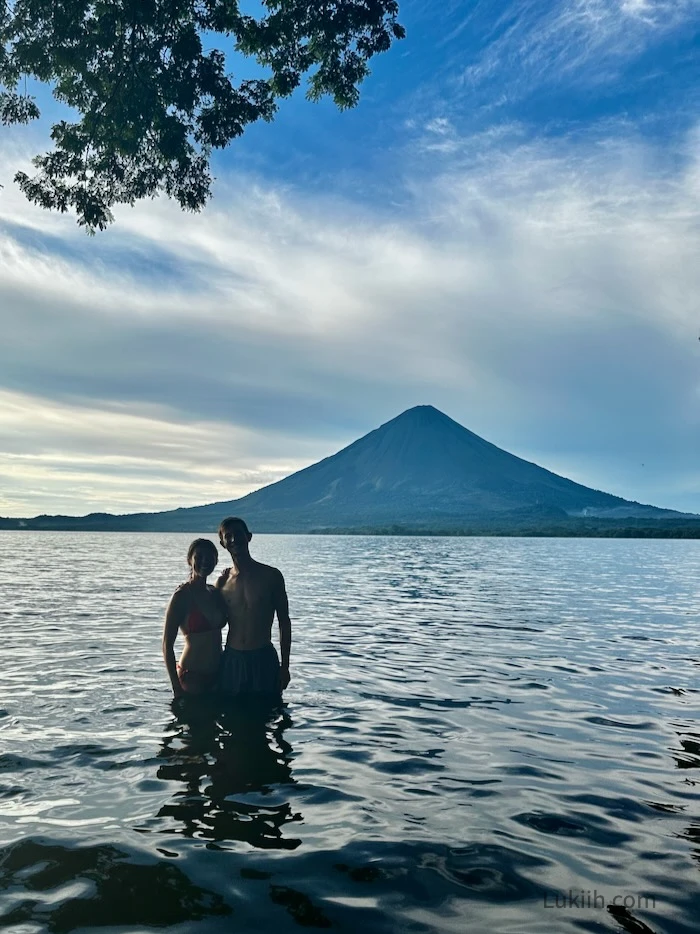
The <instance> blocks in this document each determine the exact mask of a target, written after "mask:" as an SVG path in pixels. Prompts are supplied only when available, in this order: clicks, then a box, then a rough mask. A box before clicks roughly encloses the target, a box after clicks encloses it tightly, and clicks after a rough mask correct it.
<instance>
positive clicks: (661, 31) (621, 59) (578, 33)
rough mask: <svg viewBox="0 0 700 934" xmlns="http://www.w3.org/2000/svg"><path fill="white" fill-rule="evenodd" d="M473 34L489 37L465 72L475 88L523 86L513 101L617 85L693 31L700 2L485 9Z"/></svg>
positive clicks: (513, 90)
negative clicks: (497, 81) (641, 61)
mask: <svg viewBox="0 0 700 934" xmlns="http://www.w3.org/2000/svg"><path fill="white" fill-rule="evenodd" d="M485 14H486V15H483V14H482V16H483V19H481V20H480V19H477V20H474V18H472V23H473V25H474V27H476V28H480V29H481V30H482V31H483V33H484V41H483V42H482V44H481V46H480V48H479V51H478V54H477V56H476V58H475V61H474V62H472V63H471V64H469V65H468V66H467V67H466V68H465V69H464V71H463V80H464V81H465V82H466V83H467V84H468V85H471V86H478V85H480V84H482V83H483V82H486V81H493V80H494V78H495V77H497V76H498V75H499V73H503V71H506V72H507V73H508V74H509V75H511V76H513V77H515V76H517V78H516V80H514V81H512V83H510V84H509V88H508V92H507V96H508V97H509V98H512V97H515V98H519V97H522V96H523V94H524V93H526V92H527V91H531V90H532V89H533V88H534V87H542V86H546V85H550V86H552V85H555V84H557V83H561V82H562V81H565V82H567V83H575V84H583V85H586V86H590V85H597V84H604V83H607V82H611V81H613V80H617V78H618V77H619V73H620V69H621V68H623V67H624V66H625V65H626V64H627V63H629V62H631V61H633V60H634V59H636V58H638V57H639V56H640V55H641V54H642V53H644V52H645V50H647V49H648V48H650V47H654V46H655V45H657V44H659V43H661V42H663V41H664V40H665V39H667V38H668V37H669V36H670V35H671V34H673V33H674V32H676V31H678V30H681V29H684V28H687V27H688V28H692V24H693V21H694V20H695V18H696V17H697V14H698V3H697V0H560V2H558V3H552V4H541V3H538V2H536V0H524V2H520V3H516V4H510V5H507V6H506V7H504V8H503V9H502V10H501V12H500V15H494V13H493V10H492V9H491V8H490V7H487V8H485Z"/></svg>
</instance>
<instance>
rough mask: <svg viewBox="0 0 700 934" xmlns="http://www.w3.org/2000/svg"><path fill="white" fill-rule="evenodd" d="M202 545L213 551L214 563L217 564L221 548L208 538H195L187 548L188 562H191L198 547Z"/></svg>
mask: <svg viewBox="0 0 700 934" xmlns="http://www.w3.org/2000/svg"><path fill="white" fill-rule="evenodd" d="M200 547H202V548H208V549H209V550H210V551H211V553H212V557H213V558H214V565H215V566H216V564H217V563H218V561H219V549H218V548H217V547H216V545H215V544H214V542H212V541H210V540H209V539H208V538H195V540H194V541H193V542H192V544H191V545H190V547H189V548H188V549H187V563H188V564H191V562H192V555H193V554H194V553H195V551H196V549H197V548H200Z"/></svg>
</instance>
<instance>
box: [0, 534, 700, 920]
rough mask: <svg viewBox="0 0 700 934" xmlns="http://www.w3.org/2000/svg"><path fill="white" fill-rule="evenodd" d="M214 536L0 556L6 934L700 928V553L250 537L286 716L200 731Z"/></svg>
mask: <svg viewBox="0 0 700 934" xmlns="http://www.w3.org/2000/svg"><path fill="white" fill-rule="evenodd" d="M193 537H194V536H190V535H176V534H172V535H150V534H143V535H131V534H87V533H15V532H2V533H0V568H1V569H2V570H1V572H0V620H1V625H2V636H3V648H4V651H3V657H2V676H1V680H0V684H1V685H2V695H1V699H0V708H1V710H0V886H1V891H0V904H1V905H2V907H1V908H0V927H3V928H6V929H9V930H11V931H12V932H17V934H30V932H32V934H33V932H39V931H42V932H43V931H55V932H63V931H66V932H68V931H75V930H91V929H96V928H100V929H102V930H107V931H115V932H116V931H122V932H123V931H128V932H151V931H154V930H159V929H162V928H163V927H164V926H171V927H168V930H169V931H192V930H195V931H211V932H219V931H221V932H224V931H226V932H231V931H241V932H247V931H299V930H300V928H301V927H307V928H332V929H337V930H345V931H358V930H359V931H365V932H374V931H377V932H396V934H398V932H404V931H405V932H432V931H445V932H447V931H451V932H452V931H453V932H460V934H463V932H467V931H468V932H482V931H483V932H489V934H529V932H532V934H542V932H546V931H554V932H564V934H566V932H578V931H628V932H632V934H645V932H649V931H653V932H654V934H675V932H681V931H682V932H691V931H697V930H700V694H699V692H698V688H699V684H698V676H699V675H700V663H699V661H698V659H699V658H700V650H699V648H698V642H699V627H698V607H699V605H700V600H699V597H700V584H699V583H698V581H699V573H698V572H699V571H700V543H698V542H677V541H676V542H674V541H616V540H590V539H589V540H563V539H562V540H557V539H554V540H536V539H415V538H410V539H409V538H404V539H402V538H341V537H338V538H335V537H333V538H326V537H319V538H315V537H294V536H259V537H258V536H256V537H255V538H254V541H253V545H254V546H255V547H254V553H255V555H256V557H258V558H259V559H260V560H263V561H267V562H270V563H272V564H275V565H277V566H278V567H280V568H281V569H282V570H283V572H284V574H285V576H286V578H287V583H288V590H289V594H290V602H291V611H292V619H293V625H294V645H293V654H292V683H291V685H290V688H289V690H288V692H287V693H286V695H285V699H286V703H285V706H284V708H283V709H282V710H281V711H276V712H272V713H270V714H269V715H266V714H265V712H260V711H257V710H240V709H234V710H231V711H227V712H225V713H223V714H217V713H216V711H213V712H212V711H209V710H207V709H206V708H199V707H196V708H195V709H192V710H189V711H187V712H185V713H184V714H182V715H180V716H179V717H178V716H175V714H174V713H173V711H172V710H171V707H170V700H171V696H170V690H169V684H168V680H167V676H166V674H165V670H164V667H163V663H162V659H161V655H160V639H161V630H162V616H163V610H164V606H165V604H166V602H167V600H168V598H169V596H170V594H171V593H172V590H173V589H174V587H175V585H176V584H177V583H178V582H179V581H180V580H183V579H184V578H185V576H186V567H185V563H184V554H185V552H186V549H187V545H188V543H189V541H190V540H191V538H193ZM227 560H228V559H227ZM222 563H223V562H222ZM582 892H583V893H584V894H583V896H582V895H581V893H582ZM586 893H589V894H586ZM614 900H616V901H617V902H618V903H619V902H623V901H624V905H626V908H625V907H624V905H617V906H612V905H611V903H612V902H613V901H614ZM564 903H565V905H564ZM608 906H611V909H612V910H609V907H608Z"/></svg>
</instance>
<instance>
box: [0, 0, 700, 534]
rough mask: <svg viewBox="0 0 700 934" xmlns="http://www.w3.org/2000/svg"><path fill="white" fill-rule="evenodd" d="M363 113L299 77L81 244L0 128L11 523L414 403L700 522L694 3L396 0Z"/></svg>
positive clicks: (2, 467)
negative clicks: (176, 201)
mask: <svg viewBox="0 0 700 934" xmlns="http://www.w3.org/2000/svg"><path fill="white" fill-rule="evenodd" d="M401 20H402V22H403V23H404V25H405V26H406V28H407V30H408V37H407V39H406V40H404V41H403V42H400V43H397V44H396V45H395V46H394V48H393V49H392V50H391V51H390V52H389V53H387V54H386V55H384V56H382V57H380V58H378V59H376V61H375V63H374V66H373V72H372V76H371V77H370V78H369V79H368V80H367V81H366V83H365V85H364V87H363V94H362V99H361V102H360V105H359V107H358V108H356V109H355V110H353V111H350V112H345V113H338V112H337V111H336V110H335V109H334V108H333V106H332V104H331V103H330V102H322V103H321V104H317V105H313V104H310V103H308V102H306V101H305V100H304V97H303V95H302V94H299V95H296V96H295V97H294V98H293V99H292V100H290V101H287V102H283V103H282V106H281V108H280V112H279V115H278V117H277V119H276V121H275V122H274V123H273V124H271V125H268V124H261V125H260V126H255V127H253V128H251V129H250V130H249V131H248V133H247V134H246V136H245V137H244V138H243V139H242V140H240V141H239V142H237V143H236V144H234V145H233V146H231V147H230V148H229V149H227V150H226V151H225V152H223V153H220V154H217V156H216V159H215V174H216V176H217V181H216V184H215V187H214V197H213V199H212V201H211V202H210V204H209V206H208V207H207V208H206V209H205V210H204V211H203V212H202V213H201V214H199V215H185V214H182V213H181V212H179V210H178V209H177V207H176V206H175V205H173V204H171V203H169V202H167V201H166V200H164V199H160V200H158V201H155V202H150V201H149V202H146V203H142V204H140V205H138V206H137V207H136V208H134V209H129V208H125V209H121V210H117V212H116V216H117V223H116V224H115V225H113V227H111V228H110V229H109V230H108V231H107V232H106V233H103V234H99V235H97V236H96V237H94V238H88V237H86V235H85V234H84V233H82V232H81V231H80V230H79V229H78V228H77V227H76V225H75V223H74V221H73V219H72V218H70V217H66V216H59V215H55V214H49V213H46V212H43V211H40V210H39V209H37V208H34V207H33V206H31V205H29V204H27V203H26V202H25V201H24V199H23V197H22V196H21V194H20V193H19V192H18V191H17V189H16V187H15V186H14V185H13V183H12V176H13V174H14V172H15V171H16V170H17V169H19V168H25V167H26V165H27V164H28V162H29V159H30V158H31V156H32V155H34V154H35V153H37V152H40V151H44V150H45V149H46V147H47V144H48V136H47V130H48V126H49V124H50V122H51V117H52V115H54V116H55V114H56V113H57V110H56V109H55V108H53V107H51V106H50V105H49V106H48V107H46V108H45V110H44V117H43V118H42V121H41V122H40V123H39V124H35V125H32V126H30V127H28V128H19V127H15V128H10V129H3V134H2V137H0V182H1V183H3V184H4V186H5V187H4V188H3V189H2V190H1V191H0V319H1V322H2V333H3V336H4V340H3V341H2V344H1V346H0V515H14V516H31V515H36V514H38V513H42V512H49V513H56V512H61V513H66V514H84V513H86V512H90V511H102V510H108V511H114V512H132V511H141V510H157V509H167V508H172V507H175V506H180V505H196V504H200V503H205V502H213V501H216V500H222V499H228V498H234V497H236V496H239V495H243V494H244V493H246V492H248V491H250V490H252V489H256V488H258V487H260V486H262V485H264V484H266V483H269V482H271V481H273V480H276V479H280V478H281V477H283V476H285V475H286V474H288V473H290V472H292V471H293V470H296V469H299V468H300V467H303V466H306V465H307V464H309V463H312V462H314V461H316V460H318V459H320V458H321V457H324V456H326V455H328V454H330V453H333V452H334V451H336V450H338V449H339V448H341V447H343V446H344V445H345V444H348V443H349V442H351V441H353V440H354V439H355V438H357V437H359V436H360V435H362V434H364V433H365V432H367V431H369V430H371V429H372V428H374V427H376V426H377V425H378V424H380V423H382V422H384V421H387V420H388V419H390V418H392V417H394V416H395V415H397V414H399V412H401V411H403V410H404V409H406V408H408V407H410V406H412V405H416V404H421V403H429V404H432V405H435V406H437V407H438V408H440V409H442V410H443V411H444V412H446V413H447V414H448V415H450V416H451V417H453V418H455V419H456V420H457V421H459V422H461V423H462V424H464V425H465V426H466V427H468V428H470V429H471V430H472V431H475V432H476V433H477V434H480V435H482V436H483V437H485V438H487V439H488V440H489V441H492V442H494V443H495V444H498V445H499V446H501V447H503V448H505V449H506V450H509V451H511V452H513V453H515V454H518V455H519V456H521V457H525V458H527V459H528V460H533V461H535V462H537V463H539V464H541V465H542V466H544V467H547V468H549V469H550V470H554V471H556V472H558V473H561V474H563V475H565V476H568V477H571V478H572V479H574V480H576V481H578V482H580V483H585V484H586V485H589V486H592V487H595V488H597V489H604V490H606V491H609V492H612V493H615V494H618V495H621V496H624V497H627V498H629V499H634V500H638V501H642V502H650V503H654V504H656V505H661V506H666V507H671V508H676V509H682V510H690V511H696V512H700V457H699V455H700V443H699V439H700V430H699V429H700V341H699V340H698V337H700V313H699V299H700V265H699V264H698V262H697V257H698V255H700V119H699V114H700V110H699V106H698V105H699V103H700V100H699V97H700V92H699V90H698V89H699V88H700V54H698V53H699V51H700V50H699V48H698V41H699V37H700V3H698V2H697V0H692V2H691V0H688V2H684V0H677V2H673V3H672V2H665V0H659V2H655V0H646V2H645V0H608V2H603V0H596V2H593V0H580V2H560V3H538V2H520V3H513V4H504V3H490V2H474V3H464V2H457V0H453V2H445V3H441V4H435V3H432V4H429V3H427V2H419V0H407V2H404V3H403V4H402V13H401Z"/></svg>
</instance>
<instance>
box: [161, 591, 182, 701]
mask: <svg viewBox="0 0 700 934" xmlns="http://www.w3.org/2000/svg"><path fill="white" fill-rule="evenodd" d="M183 610H184V602H183V594H182V593H181V592H180V591H178V590H176V591H175V593H174V594H173V595H172V597H171V598H170V603H169V604H168V609H167V610H166V611H165V626H164V627H163V659H164V660H165V667H166V669H167V671H168V676H169V678H170V684H171V686H172V689H173V694H174V695H175V697H182V695H183V694H184V693H185V692H184V691H183V690H182V685H181V684H180V679H179V678H178V676H177V662H176V661H175V639H176V638H177V631H178V629H179V627H180V622H181V620H182V614H183Z"/></svg>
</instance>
